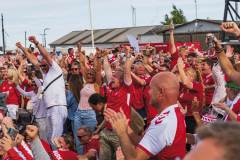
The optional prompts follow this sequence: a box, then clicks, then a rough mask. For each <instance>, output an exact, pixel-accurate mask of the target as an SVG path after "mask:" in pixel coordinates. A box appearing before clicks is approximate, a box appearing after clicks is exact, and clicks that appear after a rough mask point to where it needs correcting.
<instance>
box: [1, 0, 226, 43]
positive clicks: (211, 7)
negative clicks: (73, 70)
mask: <svg viewBox="0 0 240 160" xmlns="http://www.w3.org/2000/svg"><path fill="white" fill-rule="evenodd" d="M224 1H225V0H197V3H198V17H199V18H207V17H209V18H211V19H222V17H223V10H224ZM172 4H175V5H176V6H177V7H178V8H181V9H182V10H183V11H184V14H185V16H186V17H187V19H188V20H192V19H194V18H195V5H194V0H92V8H93V26H94V28H111V27H125V26H131V24H132V21H131V8H130V6H131V5H133V6H135V7H136V9H137V25H154V24H160V22H161V21H162V20H163V19H164V15H165V14H166V13H169V12H170V10H171V7H172ZM0 6H1V7H0V12H1V13H3V14H4V17H5V29H6V32H7V34H8V35H7V36H6V42H7V47H8V48H13V47H14V44H15V42H16V41H21V42H23V43H24V31H27V34H28V35H36V36H37V37H38V38H39V40H40V41H42V37H41V35H40V34H42V33H43V29H44V28H46V27H47V28H50V30H49V31H47V34H48V35H47V42H48V43H50V42H52V41H54V40H56V39H57V38H59V37H61V36H63V35H64V34H66V33H69V32H71V31H73V30H84V29H89V14H88V13H89V12H88V0H0ZM0 38H1V39H0V45H2V37H1V35H0Z"/></svg>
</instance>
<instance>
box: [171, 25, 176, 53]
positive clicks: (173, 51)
mask: <svg viewBox="0 0 240 160" xmlns="http://www.w3.org/2000/svg"><path fill="white" fill-rule="evenodd" d="M173 30H174V26H173V24H171V25H170V26H169V34H170V35H169V46H170V49H169V51H170V53H171V54H174V53H175V52H176V51H177V48H176V45H175V39H174V31H173Z"/></svg>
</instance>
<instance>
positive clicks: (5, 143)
mask: <svg viewBox="0 0 240 160" xmlns="http://www.w3.org/2000/svg"><path fill="white" fill-rule="evenodd" d="M0 146H2V147H3V149H4V151H6V152H7V151H9V150H10V149H11V148H13V147H14V142H13V140H12V138H11V137H10V136H9V135H8V134H6V135H5V136H4V137H3V138H2V139H0Z"/></svg>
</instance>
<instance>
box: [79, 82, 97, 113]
mask: <svg viewBox="0 0 240 160" xmlns="http://www.w3.org/2000/svg"><path fill="white" fill-rule="evenodd" d="M94 93H96V90H95V88H94V83H92V84H90V83H87V84H86V85H85V86H84V87H83V88H82V90H81V91H80V97H81V98H80V102H79V106H78V107H79V109H80V110H92V108H91V107H90V105H89V103H88V99H89V97H90V96H91V95H92V94H94Z"/></svg>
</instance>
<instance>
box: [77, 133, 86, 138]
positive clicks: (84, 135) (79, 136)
mask: <svg viewBox="0 0 240 160" xmlns="http://www.w3.org/2000/svg"><path fill="white" fill-rule="evenodd" d="M86 136H88V135H87V134H85V135H82V136H77V137H78V138H79V139H81V138H83V137H86Z"/></svg>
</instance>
